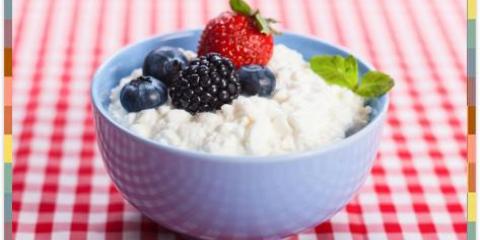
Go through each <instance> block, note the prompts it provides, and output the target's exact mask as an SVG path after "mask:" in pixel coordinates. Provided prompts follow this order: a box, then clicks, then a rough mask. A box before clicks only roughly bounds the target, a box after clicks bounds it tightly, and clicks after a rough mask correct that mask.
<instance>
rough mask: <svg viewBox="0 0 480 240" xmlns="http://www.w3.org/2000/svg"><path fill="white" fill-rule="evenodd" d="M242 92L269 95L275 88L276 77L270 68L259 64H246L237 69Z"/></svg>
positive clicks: (249, 94) (250, 94) (244, 93)
mask: <svg viewBox="0 0 480 240" xmlns="http://www.w3.org/2000/svg"><path fill="white" fill-rule="evenodd" d="M238 76H239V78H240V83H241V85H242V94H243V95H247V96H253V95H259V96H262V97H265V96H270V95H271V94H272V92H273V90H275V84H276V79H275V75H273V73H272V71H270V69H268V68H266V67H263V66H260V65H247V66H243V67H241V68H240V69H239V70H238Z"/></svg>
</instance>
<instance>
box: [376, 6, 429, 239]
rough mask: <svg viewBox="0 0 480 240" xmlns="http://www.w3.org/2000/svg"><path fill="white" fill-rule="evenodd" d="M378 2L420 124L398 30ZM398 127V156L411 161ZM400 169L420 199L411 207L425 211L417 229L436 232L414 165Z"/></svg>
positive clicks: (419, 110) (420, 115)
mask: <svg viewBox="0 0 480 240" xmlns="http://www.w3.org/2000/svg"><path fill="white" fill-rule="evenodd" d="M378 2H380V6H381V9H382V11H381V12H382V14H383V16H384V17H385V21H386V24H387V26H388V27H387V29H388V34H389V37H390V38H391V41H392V42H393V44H394V50H395V55H396V56H397V57H398V58H399V61H400V64H399V65H400V66H401V68H402V70H403V72H404V75H405V81H407V84H406V85H407V87H408V92H409V95H410V96H411V97H412V98H413V100H412V102H414V106H413V107H417V110H416V113H417V115H416V116H417V120H418V122H419V124H421V121H422V118H424V107H423V105H422V104H421V100H420V99H419V93H418V92H417V90H416V89H415V88H413V87H412V86H415V85H414V80H413V77H412V76H411V75H410V69H409V67H408V65H407V64H406V62H407V59H406V58H405V56H404V55H403V51H402V50H401V47H400V43H399V41H398V39H399V37H400V36H398V35H397V34H396V33H397V32H398V31H396V29H395V25H394V24H393V23H392V20H391V17H390V14H389V13H388V11H387V9H386V6H385V3H384V2H383V1H381V0H380V1H378ZM390 109H391V111H392V112H394V114H390V116H391V118H392V119H395V120H396V121H397V122H398V125H401V121H400V120H399V119H397V117H396V116H398V114H399V113H395V110H396V106H395V105H394V104H392V105H391V108H390ZM399 129H400V128H393V129H392V133H393V134H396V135H398V136H399V138H401V139H402V141H397V146H398V150H397V153H398V156H399V157H400V159H402V160H403V161H406V162H412V161H413V160H414V159H413V154H412V153H411V152H410V150H409V149H408V146H407V145H406V144H405V142H406V140H405V136H404V135H403V133H402V132H400V131H399ZM412 165H413V164H412ZM402 170H403V172H404V175H405V176H406V177H409V178H411V179H412V180H413V182H414V183H412V182H407V188H408V190H409V192H410V194H412V195H413V194H415V195H416V196H418V198H419V199H420V201H413V202H412V207H413V209H414V211H415V213H416V214H417V215H418V214H421V213H425V216H426V218H427V219H424V220H422V221H419V224H418V227H419V230H420V231H428V233H432V234H435V233H436V227H435V225H433V220H432V216H431V215H430V212H431V210H430V207H429V206H428V205H426V204H424V203H426V202H427V201H426V199H425V196H424V190H423V187H422V185H420V179H419V177H418V175H419V174H418V172H417V170H416V169H415V168H414V167H412V168H407V167H405V166H404V165H402Z"/></svg>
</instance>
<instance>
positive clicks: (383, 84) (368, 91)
mask: <svg viewBox="0 0 480 240" xmlns="http://www.w3.org/2000/svg"><path fill="white" fill-rule="evenodd" d="M394 85H395V84H394V82H393V79H392V78H391V77H390V76H388V75H387V74H385V73H381V72H376V71H371V72H368V73H366V74H365V75H363V78H362V81H361V82H360V85H359V86H358V87H357V88H356V89H355V92H356V93H357V94H358V95H360V96H362V97H367V98H375V97H380V96H382V95H383V94H385V93H387V92H388V91H389V90H390V89H392V87H393V86H394Z"/></svg>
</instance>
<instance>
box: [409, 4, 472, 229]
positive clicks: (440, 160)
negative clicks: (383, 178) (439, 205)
mask: <svg viewBox="0 0 480 240" xmlns="http://www.w3.org/2000/svg"><path fill="white" fill-rule="evenodd" d="M406 3H407V4H406V8H407V13H408V16H409V17H408V19H409V20H410V24H411V25H412V27H413V29H414V30H415V31H414V32H415V37H416V40H417V41H418V42H419V43H420V46H421V51H422V54H421V55H422V56H424V57H425V58H426V62H427V69H428V71H429V73H430V79H432V80H434V81H435V83H436V84H435V86H436V87H435V88H436V89H435V90H436V91H437V93H438V96H440V97H441V98H442V100H441V103H440V105H441V106H442V108H443V109H444V111H445V115H447V116H448V123H449V125H450V127H451V128H452V129H455V132H463V129H461V125H460V120H459V119H457V118H456V117H455V114H454V112H453V107H451V106H449V105H450V102H449V101H448V99H449V98H448V91H447V89H446V88H445V86H444V85H443V81H442V77H441V76H440V75H438V71H439V68H438V67H437V65H436V64H434V62H435V61H434V58H433V56H432V54H431V52H430V51H429V49H428V47H427V43H426V41H425V38H424V37H423V36H422V35H421V33H422V32H421V30H420V27H419V26H418V23H417V21H414V20H415V18H416V15H415V14H414V13H413V9H412V5H411V2H410V1H406ZM420 115H421V116H424V118H425V125H426V126H425V128H426V130H425V131H424V139H425V141H426V142H428V143H429V144H428V151H429V155H430V157H431V158H432V160H433V163H434V169H435V173H436V175H437V177H439V178H443V177H444V178H446V179H449V181H440V189H441V190H442V192H443V193H444V194H445V195H447V193H448V192H450V191H453V192H451V193H450V194H453V195H455V196H456V195H457V193H456V189H455V186H454V185H453V184H451V182H453V180H452V179H451V177H450V175H451V174H450V172H449V170H448V168H447V167H446V162H445V161H446V159H445V157H444V155H443V153H442V152H441V151H440V150H439V149H440V146H439V144H438V142H439V140H438V137H436V136H435V131H433V129H432V126H431V123H430V121H429V120H428V117H426V113H425V112H424V108H423V107H422V108H421V111H420ZM452 137H453V136H452ZM447 183H448V184H447ZM457 205H458V206H459V207H462V206H461V204H460V203H457ZM447 207H448V206H446V208H447ZM457 234H463V233H458V232H457ZM462 236H463V235H462ZM458 237H461V235H458Z"/></svg>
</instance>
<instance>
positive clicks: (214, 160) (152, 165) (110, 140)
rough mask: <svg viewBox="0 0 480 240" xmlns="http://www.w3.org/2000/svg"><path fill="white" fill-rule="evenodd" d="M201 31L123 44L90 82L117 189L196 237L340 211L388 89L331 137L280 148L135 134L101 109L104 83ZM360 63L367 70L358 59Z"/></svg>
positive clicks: (266, 230)
mask: <svg viewBox="0 0 480 240" xmlns="http://www.w3.org/2000/svg"><path fill="white" fill-rule="evenodd" d="M200 33H201V32H200V30H191V31H184V32H178V33H173V34H169V35H164V36H160V37H154V38H151V39H147V40H145V41H142V42H139V43H136V44H133V45H131V46H128V47H126V48H125V49H123V50H120V51H119V52H118V53H117V54H116V55H114V56H113V57H111V58H110V59H108V60H107V61H106V62H105V63H104V64H103V65H102V66H101V67H100V68H99V70H98V71H97V73H96V74H95V76H94V79H93V84H92V101H93V106H94V107H93V108H94V115H95V125H96V134H97V139H98V145H99V148H100V152H101V155H102V157H103V161H104V163H105V166H106V169H107V172H108V174H109V175H110V177H111V179H112V180H113V183H114V184H115V186H116V187H117V189H118V190H119V191H120V193H121V194H122V195H123V197H124V198H125V199H126V200H127V201H128V202H129V203H130V204H132V205H133V206H135V207H136V208H137V209H138V210H139V211H140V212H142V213H143V214H145V215H146V216H148V217H149V218H151V219H152V220H154V221H156V222H157V223H158V224H160V225H162V226H164V227H166V228H168V229H171V230H173V231H176V232H178V233H181V234H185V235H187V236H194V237H196V238H201V239H232V238H235V239H278V238H281V237H285V236H288V235H290V234H293V233H297V232H299V231H302V230H304V229H306V228H310V227H313V226H315V225H317V224H319V223H321V222H323V221H325V220H327V219H329V218H330V217H331V216H332V215H334V214H335V213H336V212H338V211H339V210H341V209H342V208H343V207H345V205H346V204H347V203H348V202H349V200H350V199H352V197H353V195H354V194H355V193H356V192H357V191H358V190H359V188H360V186H361V185H362V184H363V182H364V180H365V179H366V177H367V176H368V174H369V172H370V169H371V167H372V164H373V161H374V159H375V155H376V152H377V148H378V144H379V140H380V136H381V129H382V126H383V123H384V120H385V115H386V112H387V106H388V98H387V96H383V97H380V98H378V99H375V100H372V101H369V102H368V104H369V105H370V106H371V107H372V108H373V112H372V115H371V119H370V122H369V123H368V125H367V126H365V127H364V128H363V129H361V130H360V131H358V132H356V133H354V134H352V135H351V136H349V137H347V138H346V139H344V140H341V141H339V142H338V143H335V144H332V145H329V146H325V147H321V148H319V149H317V150H314V151H309V152H303V153H294V154H287V155H278V156H266V157H250V156H220V155H214V154H207V153H200V152H194V151H188V150H182V149H178V148H175V147H172V146H165V145H161V144H159V143H155V142H153V141H151V140H147V139H142V138H140V137H137V136H135V135H134V134H133V133H131V132H130V131H128V130H127V129H126V128H124V127H122V126H120V125H119V124H118V123H116V122H114V120H113V119H112V117H111V116H109V113H108V105H109V96H110V91H111V89H112V88H113V87H115V86H116V85H117V84H118V82H119V80H120V79H121V78H122V77H125V76H127V75H129V74H130V72H131V71H132V70H133V69H135V68H138V67H140V66H141V65H142V63H143V59H144V57H145V56H146V54H147V53H148V52H149V51H150V50H152V49H154V48H157V47H159V46H174V47H181V48H184V49H188V50H193V51H195V49H196V47H197V42H198V39H199V36H200ZM275 41H276V43H281V44H285V45H286V46H288V47H290V48H292V49H295V50H297V51H299V52H301V53H302V54H303V56H304V58H305V59H309V58H310V57H311V56H312V55H315V54H339V55H346V54H348V53H347V52H346V51H345V50H343V49H341V48H339V47H335V46H332V45H330V44H327V43H325V42H322V41H320V40H316V39H313V38H309V37H305V36H300V35H296V34H292V33H284V34H282V35H280V36H277V37H276V40H275ZM359 69H360V71H361V73H362V74H363V73H365V72H366V71H367V70H369V69H371V67H369V65H367V64H366V63H365V62H364V61H362V60H360V59H359Z"/></svg>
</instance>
